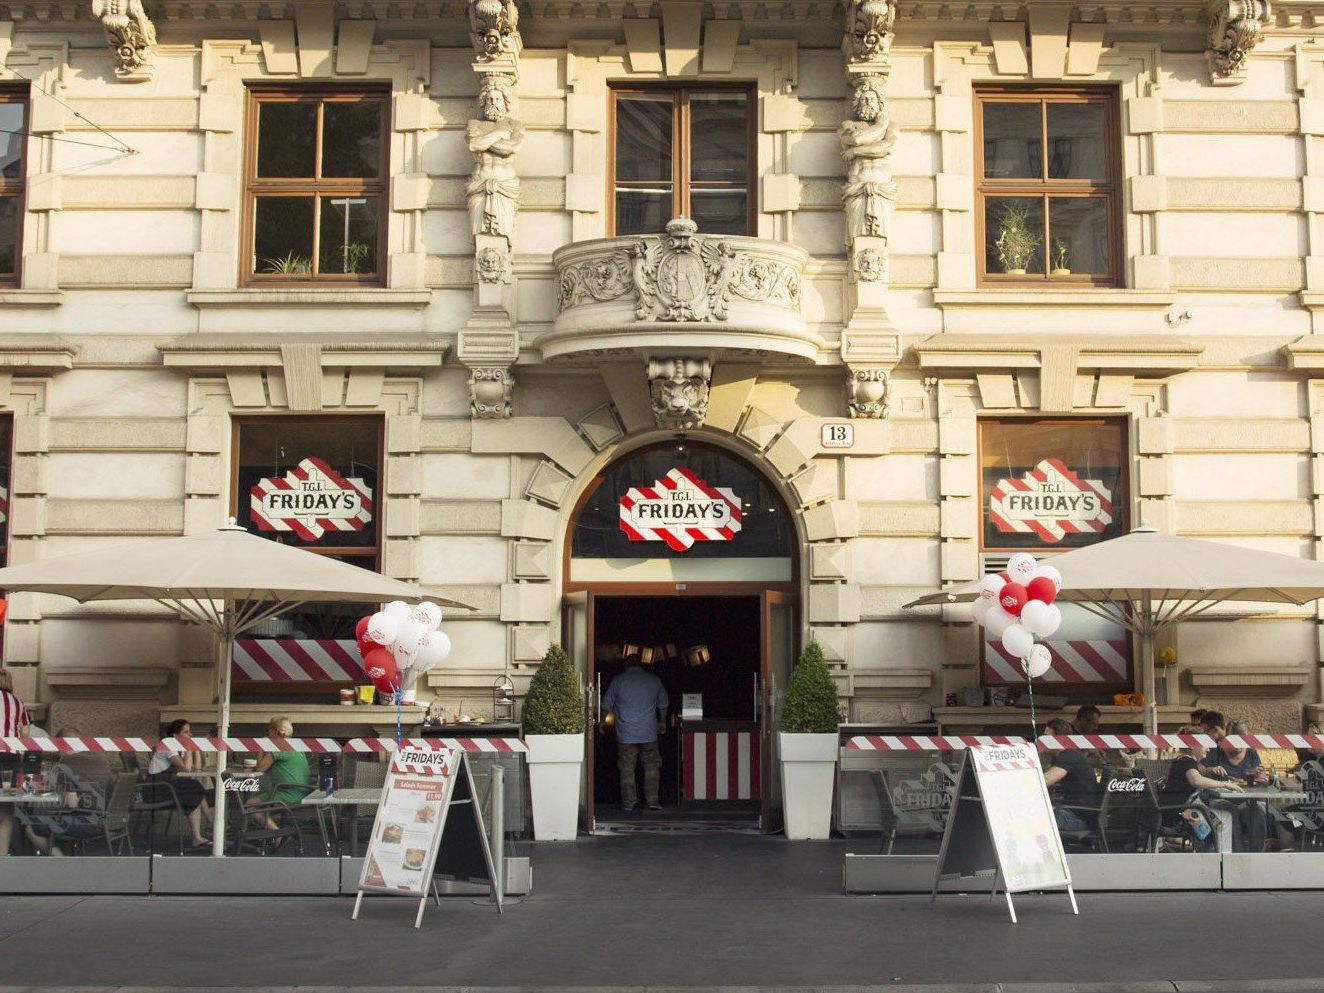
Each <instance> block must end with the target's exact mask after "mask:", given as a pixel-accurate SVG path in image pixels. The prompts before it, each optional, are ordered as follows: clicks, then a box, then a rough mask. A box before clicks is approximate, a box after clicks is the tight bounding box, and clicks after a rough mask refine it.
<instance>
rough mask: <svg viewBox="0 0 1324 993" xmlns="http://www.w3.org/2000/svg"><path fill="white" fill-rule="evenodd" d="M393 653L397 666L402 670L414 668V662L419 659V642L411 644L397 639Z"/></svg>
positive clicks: (392, 648) (392, 647)
mask: <svg viewBox="0 0 1324 993" xmlns="http://www.w3.org/2000/svg"><path fill="white" fill-rule="evenodd" d="M391 655H393V656H394V657H395V666H396V668H397V669H399V670H400V671H401V672H404V671H405V670H407V669H412V668H413V666H414V662H415V661H416V660H417V659H418V642H413V643H412V644H410V643H408V642H404V641H397V642H396V643H395V644H394V645H392V646H391Z"/></svg>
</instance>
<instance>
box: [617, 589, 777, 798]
mask: <svg viewBox="0 0 1324 993" xmlns="http://www.w3.org/2000/svg"><path fill="white" fill-rule="evenodd" d="M593 618H594V625H593V627H594V637H593V643H594V646H595V650H594V656H595V662H596V665H595V668H596V671H597V675H598V677H599V680H600V682H599V684H598V685H599V686H600V687H601V691H602V692H603V693H604V694H605V692H606V690H607V688H608V687H609V686H610V684H611V681H612V679H613V678H615V677H616V676H617V675H618V674H619V673H620V672H622V671H623V670H624V668H625V662H624V660H623V659H622V658H621V653H622V651H623V650H628V649H629V648H630V647H634V646H638V647H640V648H646V649H651V650H652V652H653V662H652V664H651V665H650V666H649V667H648V668H650V669H651V670H652V671H653V672H655V673H656V674H657V676H658V677H659V678H660V679H661V680H662V682H663V685H664V686H665V687H666V690H667V696H668V699H669V700H670V704H671V706H670V712H669V715H668V727H667V731H666V733H665V734H663V735H662V736H661V737H660V738H659V746H660V751H661V753H662V776H661V788H660V792H659V798H660V800H661V803H662V807H663V813H664V814H666V815H670V816H675V815H676V814H678V813H679V814H680V815H682V816H685V817H691V816H703V815H705V814H717V815H726V816H729V815H732V814H739V813H748V814H749V815H750V816H751V817H756V816H757V814H758V812H759V799H758V788H757V787H758V778H759V762H758V736H759V726H758V715H759V710H760V706H759V692H760V684H759V680H760V668H761V651H762V647H761V645H762V643H761V619H760V602H759V598H758V597H756V596H686V597H656V596H655V597H633V596H622V597H617V596H607V595H599V596H598V597H596V598H595V601H594V611H593ZM645 654H647V653H645ZM685 694H698V695H699V696H700V697H701V701H702V719H701V720H698V719H691V720H686V721H684V722H682V721H681V716H682V704H683V701H684V697H685ZM602 730H603V733H602V734H601V735H599V737H598V741H597V747H596V748H595V749H594V775H593V784H594V791H593V792H594V801H595V805H596V808H597V811H598V817H599V819H612V818H614V817H616V816H618V815H619V814H620V774H619V772H618V769H617V757H618V754H619V751H618V747H617V744H616V734H615V731H614V729H612V728H609V727H606V728H603V729H602ZM742 749H743V751H742ZM719 753H720V756H721V767H720V769H719V768H718V767H717V756H718V754H719ZM696 764H697V765H698V766H699V768H698V769H697V779H696V769H695V766H696ZM687 767H688V768H689V774H688V776H687V772H686V770H687ZM636 775H638V776H639V783H640V789H641V790H642V770H639V771H637V773H636ZM719 779H720V783H719V782H718V780H719ZM742 793H743V794H744V796H743V797H742V796H741V794H742ZM640 795H641V796H642V793H641V794H640ZM649 816H652V817H656V816H657V815H656V814H652V815H649Z"/></svg>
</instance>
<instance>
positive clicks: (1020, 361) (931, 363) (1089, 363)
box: [912, 334, 1204, 375]
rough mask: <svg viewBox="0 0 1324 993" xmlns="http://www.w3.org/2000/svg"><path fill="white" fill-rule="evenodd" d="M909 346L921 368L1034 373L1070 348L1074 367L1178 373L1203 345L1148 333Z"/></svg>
mask: <svg viewBox="0 0 1324 993" xmlns="http://www.w3.org/2000/svg"><path fill="white" fill-rule="evenodd" d="M912 347H913V350H914V352H915V356H916V358H917V359H918V361H919V367H920V368H921V369H926V370H929V369H932V370H937V369H959V370H966V371H969V372H974V371H977V370H980V369H1000V370H1009V369H1037V368H1039V367H1040V366H1041V364H1042V356H1043V354H1044V353H1045V352H1047V351H1050V350H1053V349H1061V348H1070V349H1072V350H1074V352H1075V356H1076V361H1075V367H1076V368H1078V369H1103V370H1109V371H1115V372H1146V373H1149V374H1151V375H1153V374H1163V373H1172V372H1183V371H1185V370H1187V369H1194V368H1195V367H1196V366H1198V365H1199V364H1200V355H1201V353H1203V352H1204V345H1202V344H1201V343H1199V342H1196V341H1191V340H1190V339H1188V338H1176V337H1174V338H1167V339H1164V338H1155V337H1153V336H1151V335H1130V334H1119V335H1113V334H1073V335H1070V336H1065V335H1064V336H1061V337H1058V336H1052V335H1007V334H937V335H934V336H933V337H931V338H927V339H925V340H924V341H921V342H918V343H917V344H915V345H914V346H912Z"/></svg>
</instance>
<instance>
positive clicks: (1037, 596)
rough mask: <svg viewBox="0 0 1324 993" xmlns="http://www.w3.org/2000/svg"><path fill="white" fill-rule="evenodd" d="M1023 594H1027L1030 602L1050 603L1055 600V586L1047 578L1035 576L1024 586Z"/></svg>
mask: <svg viewBox="0 0 1324 993" xmlns="http://www.w3.org/2000/svg"><path fill="white" fill-rule="evenodd" d="M1025 592H1026V593H1028V594H1029V596H1030V599H1031V600H1042V601H1043V602H1044V603H1052V602H1053V601H1054V600H1056V599H1057V584H1056V583H1054V582H1053V581H1052V580H1051V579H1049V578H1048V577H1047V576H1035V577H1034V579H1031V580H1030V581H1029V582H1028V583H1026V584H1025Z"/></svg>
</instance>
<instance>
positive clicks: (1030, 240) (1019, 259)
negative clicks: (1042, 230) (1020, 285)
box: [993, 203, 1042, 276]
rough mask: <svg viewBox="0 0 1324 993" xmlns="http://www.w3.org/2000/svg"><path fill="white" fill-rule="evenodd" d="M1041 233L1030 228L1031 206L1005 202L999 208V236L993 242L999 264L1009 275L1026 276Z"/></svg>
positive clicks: (1037, 247)
mask: <svg viewBox="0 0 1324 993" xmlns="http://www.w3.org/2000/svg"><path fill="white" fill-rule="evenodd" d="M1041 240H1042V239H1040V237H1039V235H1037V234H1035V233H1034V232H1033V231H1032V230H1030V208H1029V207H1025V206H1021V205H1019V204H1015V203H1004V204H1002V206H1001V207H1000V208H999V210H998V237H997V240H996V241H994V242H993V248H994V250H995V251H996V252H997V256H998V264H999V265H1001V266H1002V271H1003V272H1005V273H1007V275H1009V276H1024V275H1025V269H1026V266H1028V265H1029V264H1030V260H1031V259H1032V258H1034V253H1035V252H1036V251H1038V249H1039V244H1040V241H1041Z"/></svg>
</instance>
